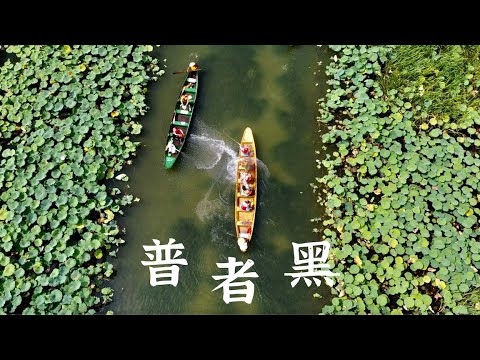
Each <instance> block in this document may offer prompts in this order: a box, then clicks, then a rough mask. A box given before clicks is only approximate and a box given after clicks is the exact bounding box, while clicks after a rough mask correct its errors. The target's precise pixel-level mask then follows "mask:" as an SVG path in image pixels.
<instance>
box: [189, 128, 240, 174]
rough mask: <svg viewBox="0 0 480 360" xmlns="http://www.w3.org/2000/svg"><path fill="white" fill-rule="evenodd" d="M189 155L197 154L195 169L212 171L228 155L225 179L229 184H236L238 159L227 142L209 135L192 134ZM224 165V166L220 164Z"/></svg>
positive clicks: (224, 168)
mask: <svg viewBox="0 0 480 360" xmlns="http://www.w3.org/2000/svg"><path fill="white" fill-rule="evenodd" d="M189 145H190V146H189V147H190V149H191V150H190V151H189V153H192V154H195V159H194V163H195V167H196V168H197V169H204V170H211V169H213V168H215V166H217V165H218V164H220V162H221V160H222V158H223V157H224V156H223V155H224V154H225V155H226V166H223V167H222V169H223V170H225V171H224V174H223V175H224V176H223V178H224V179H225V180H227V181H228V182H231V183H234V182H235V170H236V162H235V161H236V158H237V153H236V151H235V150H233V149H232V148H230V147H229V146H227V144H225V141H223V140H220V139H214V138H212V137H209V136H208V135H195V134H192V135H191V137H190V143H189ZM220 165H222V164H220Z"/></svg>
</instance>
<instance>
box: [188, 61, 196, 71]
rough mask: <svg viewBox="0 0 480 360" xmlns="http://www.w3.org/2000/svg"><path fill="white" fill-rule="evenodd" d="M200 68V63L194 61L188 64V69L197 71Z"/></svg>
mask: <svg viewBox="0 0 480 360" xmlns="http://www.w3.org/2000/svg"><path fill="white" fill-rule="evenodd" d="M197 70H198V65H197V64H195V63H194V62H193V61H192V62H191V63H190V64H188V71H197Z"/></svg>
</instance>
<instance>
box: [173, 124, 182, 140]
mask: <svg viewBox="0 0 480 360" xmlns="http://www.w3.org/2000/svg"><path fill="white" fill-rule="evenodd" d="M172 133H173V136H175V137H176V138H177V139H178V140H180V141H183V139H184V138H185V133H184V132H183V130H182V129H180V128H177V127H173V129H172Z"/></svg>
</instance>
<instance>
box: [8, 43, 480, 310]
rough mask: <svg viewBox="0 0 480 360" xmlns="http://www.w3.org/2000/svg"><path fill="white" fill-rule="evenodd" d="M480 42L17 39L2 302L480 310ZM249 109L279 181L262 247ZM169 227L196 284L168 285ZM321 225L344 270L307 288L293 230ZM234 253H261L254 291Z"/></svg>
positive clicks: (264, 172) (11, 61)
mask: <svg viewBox="0 0 480 360" xmlns="http://www.w3.org/2000/svg"><path fill="white" fill-rule="evenodd" d="M479 55H480V47H479V46H330V47H321V48H320V47H316V46H299V47H289V46H190V47H187V46H165V47H163V46H162V47H159V48H155V47H153V46H99V45H95V46H91V45H83V46H73V45H70V46H69V45H65V46H63V45H62V46H7V47H1V48H0V155H1V157H0V314H93V313H97V312H100V313H107V314H108V313H112V310H113V311H114V312H115V313H117V314H127V313H138V314H158V313H249V314H252V313H306V314H314V313H319V312H321V313H324V314H476V313H480V289H479V284H480V277H479V274H478V269H479V268H480V243H479V235H480V226H479V218H480V206H479V205H478V204H479V202H480V193H479V190H480V185H479V180H480V158H479V150H478V149H479V145H480V114H479V112H478V111H479V108H478V106H479V100H478V99H479V97H478V91H479V87H480V60H479ZM192 60H194V61H198V63H199V64H200V65H205V66H206V67H207V68H208V69H206V70H205V72H203V73H202V75H201V76H202V77H201V85H200V86H201V88H200V90H201V92H200V95H199V99H198V101H197V106H196V110H195V111H196V115H195V119H194V124H193V127H192V133H191V134H190V135H189V136H190V138H189V141H188V143H187V144H186V146H185V154H182V158H181V159H179V161H178V163H177V164H176V165H175V169H174V171H170V172H166V171H165V169H163V167H162V164H163V148H164V134H165V131H166V129H167V127H168V122H167V121H162V120H163V119H169V118H170V116H171V111H172V109H173V105H172V104H173V102H174V100H175V97H176V96H177V94H178V86H179V84H180V82H181V81H182V79H181V78H175V76H180V77H181V75H175V76H173V75H171V72H172V71H177V70H181V69H182V68H183V67H184V66H185V64H188V62H189V61H192ZM322 62H323V63H322ZM207 64H208V66H207ZM232 67H233V68H235V69H236V70H237V71H236V72H233V73H232V71H231V69H232ZM167 70H168V71H169V76H162V75H163V74H165V72H166V71H167ZM325 75H326V77H325ZM160 76H162V77H161V78H160ZM157 80H158V81H157ZM327 89H328V90H327ZM319 98H320V99H319ZM315 99H319V100H318V102H317V103H315ZM207 104H208V106H207ZM150 107H151V109H150ZM317 108H318V111H319V112H318V113H317V114H318V117H317V123H318V124H316V123H315V116H316V111H317ZM245 126H252V128H254V135H255V137H256V142H257V148H258V151H259V160H260V167H259V171H260V175H261V176H262V181H261V184H259V186H260V188H259V190H261V194H260V197H259V209H258V213H257V223H256V227H255V238H256V239H258V241H256V242H255V243H254V244H253V246H252V248H251V249H250V250H249V252H248V253H247V254H245V255H242V254H240V253H239V252H238V251H237V249H236V245H235V243H234V240H233V238H234V234H233V226H231V225H232V224H231V221H232V219H231V217H233V203H232V202H233V199H232V198H231V196H230V195H231V188H232V184H233V181H234V178H232V169H233V165H234V158H235V153H236V144H235V142H234V140H235V139H238V138H239V137H240V135H241V133H242V131H243V129H244V127H245ZM232 137H233V138H234V140H232V139H231V138H232ZM260 154H261V155H260ZM315 158H317V159H315ZM178 184H182V185H183V186H182V190H181V191H179V190H178ZM312 188H313V191H312ZM315 200H317V204H316V203H315ZM179 204H181V206H179ZM287 204H288V205H287ZM230 212H231V213H230ZM312 223H313V224H312ZM168 237H175V238H176V239H177V241H178V242H182V243H184V245H185V248H186V250H185V254H186V256H187V258H188V259H189V266H188V267H186V268H185V269H182V273H181V281H180V283H179V286H178V287H177V288H173V287H172V288H169V289H167V288H166V287H161V286H160V287H155V288H152V287H151V286H150V285H149V283H148V269H147V268H145V267H144V266H142V265H141V263H140V261H141V260H146V258H145V256H144V255H145V254H144V252H143V245H148V244H150V242H151V239H152V238H158V239H161V241H162V242H164V241H166V240H167V239H168ZM319 239H325V240H327V241H328V242H330V244H331V245H332V247H331V249H330V257H329V264H330V265H331V267H332V270H333V271H335V272H338V273H340V274H341V275H340V276H339V277H336V278H333V280H334V285H333V287H332V288H328V287H326V286H325V285H322V287H320V288H316V287H311V288H308V287H306V286H305V285H304V284H303V283H302V284H303V285H304V286H303V287H300V286H297V287H296V288H294V289H292V288H291V287H290V285H289V281H288V279H286V278H285V277H284V276H283V272H285V271H290V270H291V266H292V265H293V264H292V260H293V259H292V248H291V243H292V241H296V242H309V241H318V240H319ZM122 244H123V245H122ZM120 245H121V246H120ZM227 256H237V258H239V259H241V260H243V261H245V260H246V259H247V258H251V259H253V260H254V261H255V270H256V271H257V272H258V273H259V275H260V277H259V278H258V279H257V280H256V281H255V283H256V295H255V300H254V302H253V303H252V305H251V306H250V305H246V304H245V305H241V304H235V306H228V305H226V304H224V303H223V301H222V299H221V296H220V295H219V294H217V293H212V291H211V290H212V289H213V287H215V285H216V283H215V281H214V280H213V279H211V275H214V274H216V272H217V271H218V269H217V268H216V267H215V263H216V262H219V261H225V260H226V257H227ZM217 275H218V274H217ZM330 292H331V294H330ZM114 294H115V295H114ZM332 296H333V297H332ZM317 298H320V299H317ZM112 300H113V301H112Z"/></svg>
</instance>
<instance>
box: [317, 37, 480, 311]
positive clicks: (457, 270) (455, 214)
mask: <svg viewBox="0 0 480 360" xmlns="http://www.w3.org/2000/svg"><path fill="white" fill-rule="evenodd" d="M331 48H332V50H334V51H335V57H334V61H333V62H331V63H330V64H329V65H328V66H327V75H328V76H329V77H330V79H329V80H328V84H329V85H331V88H330V89H329V90H328V92H327V96H326V98H325V99H322V101H321V103H320V110H319V111H320V117H319V121H320V122H321V123H322V125H323V126H324V127H327V128H328V131H326V133H325V134H324V135H323V136H322V140H323V142H324V143H325V144H335V146H336V147H337V151H335V152H333V155H330V154H326V155H325V158H324V159H323V160H321V161H320V160H319V162H320V164H321V165H322V167H323V168H324V169H322V171H323V176H322V177H319V178H317V181H318V182H319V183H320V186H317V188H319V189H321V190H322V191H323V193H324V194H325V195H323V194H319V195H318V196H319V199H318V201H319V202H320V203H322V204H324V205H325V207H326V215H327V217H328V218H327V219H326V220H325V221H324V222H323V224H324V226H325V229H324V231H323V238H324V239H325V240H327V241H329V242H330V243H331V244H332V248H331V250H330V262H331V264H332V265H333V266H334V271H335V272H341V273H342V275H341V276H340V277H338V278H334V279H333V280H334V281H335V284H334V286H333V287H332V292H333V294H334V298H333V300H332V303H331V304H330V305H327V306H325V307H324V308H323V310H322V312H323V313H327V314H329V313H359V314H367V313H369V314H428V313H440V314H444V313H452V314H463V313H466V312H471V306H470V307H469V306H467V305H468V304H467V305H466V304H463V303H462V299H464V296H465V295H466V294H468V292H469V291H470V289H472V288H475V287H478V285H479V280H480V277H479V275H478V269H479V268H480V243H479V241H478V238H479V235H480V227H479V219H480V208H479V206H478V203H479V201H480V195H479V190H480V186H479V181H478V180H479V179H480V172H479V169H480V158H479V152H478V145H480V138H479V136H478V134H479V133H480V131H479V126H478V125H479V123H478V122H477V121H476V120H475V119H476V118H475V117H474V118H473V123H472V122H469V120H468V119H467V118H468V117H464V116H463V115H459V114H460V113H457V112H451V113H450V114H451V119H450V123H451V124H454V123H456V124H458V126H457V128H456V129H455V131H452V128H451V127H447V126H443V125H441V124H440V122H439V121H438V119H439V118H440V115H438V116H437V121H429V122H428V126H427V127H426V128H425V127H424V128H422V127H420V128H418V127H417V126H416V125H418V119H428V118H429V116H431V115H432V114H434V113H432V112H429V111H430V110H429V109H432V106H433V105H432V104H434V100H433V99H429V100H428V101H427V100H425V101H420V98H418V97H416V96H410V94H411V92H409V91H408V89H407V87H408V86H412V85H411V83H415V82H416V81H420V80H421V81H422V82H423V84H424V85H423V86H424V89H426V90H425V93H424V94H423V95H424V96H427V90H428V91H430V90H429V89H432V88H433V86H434V85H433V84H434V83H435V82H436V81H437V80H438V78H437V77H434V76H430V77H426V78H425V79H420V78H421V76H424V75H421V74H419V73H415V72H414V71H413V70H412V69H413V68H415V63H414V62H413V61H410V60H409V59H405V58H404V57H405V56H406V54H408V52H402V47H394V46H332V47H331ZM399 48H400V49H399ZM465 49H466V50H465ZM425 51H427V50H425ZM428 51H430V52H428ZM428 51H427V53H428V54H431V50H428ZM465 51H472V52H473V53H474V52H475V51H477V50H476V48H464V53H465ZM436 59H437V60H438V61H439V64H440V65H441V70H440V71H441V72H440V73H439V74H442V73H447V72H448V73H450V72H451V71H452V70H451V69H450V68H449V67H448V61H447V60H445V59H441V57H440V58H438V57H437V58H436ZM470 59H472V64H471V66H470V65H467V69H469V70H468V71H470V72H471V73H472V74H473V77H472V78H471V79H476V78H477V76H478V71H477V70H476V69H478V66H479V64H480V60H479V59H478V56H477V57H476V58H475V57H470ZM418 61H419V67H422V66H423V65H422V62H421V61H420V60H418ZM405 63H408V64H409V65H408V66H407V67H405V68H404V67H402V66H404V65H403V64H405ZM410 65H411V66H410ZM437 65H438V64H437ZM440 65H438V66H440ZM457 65H458V66H459V63H458V62H453V63H452V64H451V66H452V67H454V68H455V67H456V66H457ZM405 69H410V70H409V71H405ZM455 69H456V68H455ZM457 70H458V69H457ZM457 70H455V71H457ZM458 71H459V70H458ZM392 74H393V75H392ZM398 74H400V75H398ZM394 76H396V77H397V78H396V79H393V80H392V78H391V77H394ZM439 76H440V75H439ZM407 78H408V79H407ZM405 79H407V80H408V81H406V80H405ZM404 80H405V81H404ZM456 84H457V85H458V87H460V88H457V92H458V94H461V93H462V92H463V91H464V90H465V89H464V88H463V86H464V85H460V84H464V83H463V82H461V83H456ZM387 85H388V86H387ZM446 85H447V88H448V86H454V85H452V83H450V82H448V83H447V84H446ZM448 89H449V91H453V90H452V89H451V88H448ZM432 91H433V90H432ZM472 91H473V90H472ZM419 96H420V95H419ZM428 96H432V97H435V96H436V95H435V93H434V92H429V93H428ZM430 100H431V101H430ZM436 100H439V99H436ZM462 101H465V106H466V109H467V110H468V109H469V108H470V107H471V108H472V109H471V114H474V113H475V112H476V111H477V110H478V107H477V105H476V104H477V103H476V101H477V100H476V98H472V97H470V98H468V97H466V98H465V99H464V100H462ZM434 108H435V107H434ZM436 109H439V108H436ZM462 109H463V107H462ZM464 110H465V109H464ZM439 111H440V110H439ZM460 111H463V110H460ZM469 111H470V110H469ZM429 114H430V115H429ZM462 114H463V112H462ZM467 123H468V126H467V127H465V126H463V125H462V124H467ZM340 186H341V188H342V190H343V191H339V187H340Z"/></svg>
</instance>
